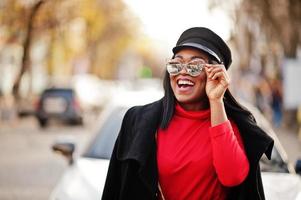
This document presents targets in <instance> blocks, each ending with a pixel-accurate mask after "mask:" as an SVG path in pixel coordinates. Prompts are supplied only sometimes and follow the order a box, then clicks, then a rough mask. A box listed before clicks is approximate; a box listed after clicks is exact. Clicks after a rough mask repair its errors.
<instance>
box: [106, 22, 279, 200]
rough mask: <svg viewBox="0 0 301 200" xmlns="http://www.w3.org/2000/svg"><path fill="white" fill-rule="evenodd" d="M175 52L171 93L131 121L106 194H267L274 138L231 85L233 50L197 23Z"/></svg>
mask: <svg viewBox="0 0 301 200" xmlns="http://www.w3.org/2000/svg"><path fill="white" fill-rule="evenodd" d="M173 53H174V55H173V57H172V58H171V59H170V60H169V61H168V62H167V64H166V74H165V78H164V91H165V94H164V97H163V98H162V99H161V100H159V101H156V102H154V103H151V104H148V105H144V106H136V107H133V108H131V109H130V110H128V112H127V113H126V115H125V117H124V119H123V123H122V126H121V130H120V133H119V136H118V138H117V141H116V143H115V147H114V150H113V153H112V157H111V161H110V166H109V170H108V174H107V179H106V183H105V188H104V191H103V196H102V199H103V200H110V199H124V200H125V199H131V200H134V199H137V200H138V199H139V200H141V199H143V200H148V199H166V200H177V199H179V200H181V199H191V200H196V199H208V200H209V199H217V200H223V199H244V200H248V199H250V200H256V199H264V192H263V186H262V181H261V175H260V168H259V159H260V157H261V156H262V155H263V154H264V153H265V154H266V155H267V157H268V158H270V156H271V150H272V147H273V140H272V139H271V138H270V137H269V136H268V135H267V134H266V133H265V132H264V131H263V130H261V129H260V128H259V127H258V126H257V124H256V122H255V119H254V117H253V115H252V114H251V113H250V112H249V111H248V110H246V109H245V108H243V107H242V106H241V105H240V104H239V103H238V102H237V101H236V100H235V99H234V97H233V96H232V95H231V93H230V91H229V90H228V86H229V84H230V79H229V76H228V73H227V71H226V70H227V69H228V68H229V66H230V64H231V62H232V58H231V51H230V49H229V47H228V46H227V44H226V43H225V42H224V41H223V40H222V39H221V38H220V37H219V36H218V35H217V34H216V33H214V32H213V31H211V30H209V29H207V28H204V27H195V28H190V29H188V30H186V31H184V32H183V33H182V34H181V36H180V38H179V40H178V42H177V44H176V46H175V47H174V48H173Z"/></svg>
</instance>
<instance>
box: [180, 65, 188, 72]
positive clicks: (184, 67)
mask: <svg viewBox="0 0 301 200" xmlns="http://www.w3.org/2000/svg"><path fill="white" fill-rule="evenodd" d="M187 73H188V72H187V68H186V65H185V64H182V69H181V71H180V74H187Z"/></svg>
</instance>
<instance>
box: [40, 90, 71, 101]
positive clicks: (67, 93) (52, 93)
mask: <svg viewBox="0 0 301 200" xmlns="http://www.w3.org/2000/svg"><path fill="white" fill-rule="evenodd" d="M42 96H43V98H46V97H64V98H66V99H72V98H73V96H74V92H73V90H71V89H48V90H45V91H44V93H43V95H42Z"/></svg>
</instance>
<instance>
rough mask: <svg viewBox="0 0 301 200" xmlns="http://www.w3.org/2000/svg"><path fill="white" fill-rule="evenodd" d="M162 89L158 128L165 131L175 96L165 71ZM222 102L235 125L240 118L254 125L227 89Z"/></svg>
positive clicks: (253, 119)
mask: <svg viewBox="0 0 301 200" xmlns="http://www.w3.org/2000/svg"><path fill="white" fill-rule="evenodd" d="M163 88H164V97H163V113H162V120H161V124H160V127H161V128H162V129H166V128H167V127H168V125H169V122H170V120H171V119H172V117H173V114H174V108H175V103H176V99H175V95H174V93H173V91H172V88H171V85H170V77H169V74H168V72H167V71H165V75H164V80H163ZM223 101H224V105H225V109H226V113H227V115H228V116H229V117H230V118H231V119H233V120H234V121H235V122H236V123H239V121H241V120H242V118H244V120H247V121H249V122H251V123H256V121H255V118H254V117H253V115H252V114H251V112H250V111H249V110H248V109H246V108H245V107H244V106H242V105H241V104H239V103H238V102H237V101H236V99H235V98H234V97H233V96H232V94H231V93H230V91H229V89H227V90H226V92H225V95H224V98H223Z"/></svg>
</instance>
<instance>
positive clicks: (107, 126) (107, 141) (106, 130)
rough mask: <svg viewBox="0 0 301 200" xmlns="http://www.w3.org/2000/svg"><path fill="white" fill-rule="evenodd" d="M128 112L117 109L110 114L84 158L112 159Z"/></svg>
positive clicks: (120, 108)
mask: <svg viewBox="0 0 301 200" xmlns="http://www.w3.org/2000/svg"><path fill="white" fill-rule="evenodd" d="M126 110H127V108H124V107H117V108H115V109H114V110H113V111H112V112H111V113H110V115H109V116H108V117H107V118H106V120H105V122H104V124H103V126H102V127H101V129H100V130H99V131H98V133H97V135H96V138H95V139H94V140H93V142H92V144H91V145H90V147H89V148H88V150H87V151H86V153H85V154H84V155H83V156H84V157H89V158H99V159H110V157H111V154H112V151H113V147H114V144H115V140H116V138H117V135H118V133H119V130H120V127H121V123H122V119H123V116H124V114H125V112H126Z"/></svg>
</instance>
